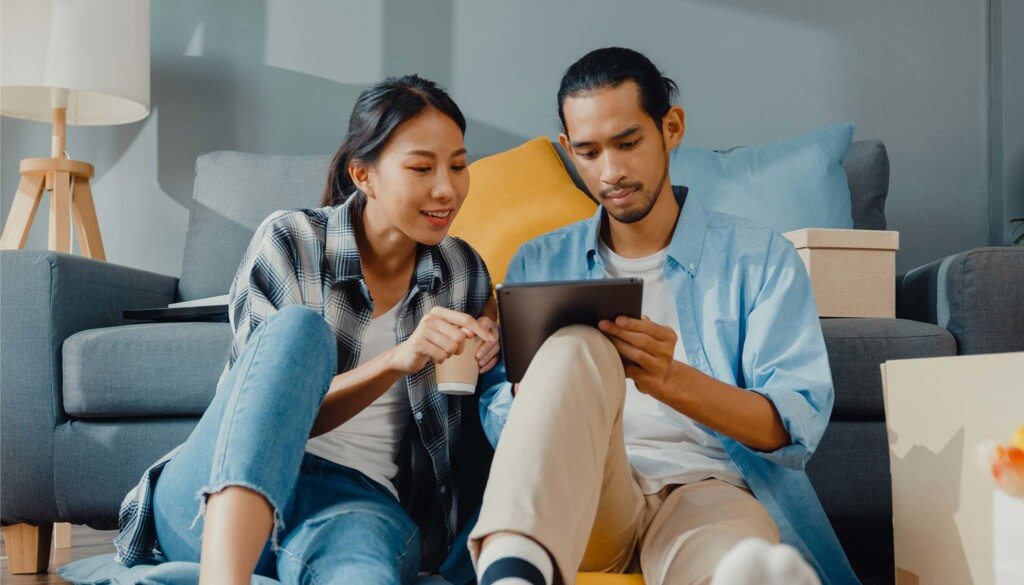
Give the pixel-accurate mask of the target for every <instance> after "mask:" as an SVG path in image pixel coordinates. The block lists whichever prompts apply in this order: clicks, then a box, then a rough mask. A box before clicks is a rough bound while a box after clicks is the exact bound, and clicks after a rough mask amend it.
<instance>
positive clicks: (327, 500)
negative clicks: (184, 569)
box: [154, 306, 420, 584]
mask: <svg viewBox="0 0 1024 585" xmlns="http://www.w3.org/2000/svg"><path fill="white" fill-rule="evenodd" d="M336 352H337V346H336V344H335V339H334V335H333V333H332V332H331V330H330V328H329V327H328V326H327V323H326V322H325V321H324V319H323V317H322V316H320V315H319V314H318V313H316V312H314V311H313V310H311V309H308V308H306V307H299V306H289V307H285V308H283V309H281V310H279V311H277V312H276V313H274V314H273V315H272V316H270V317H269V318H268V319H267V320H266V321H265V322H264V323H262V324H261V325H260V326H259V327H258V328H257V329H256V330H255V331H254V332H253V333H252V336H251V337H250V338H249V340H248V342H247V343H246V345H245V349H244V350H243V352H242V354H241V355H240V356H239V357H238V359H237V360H236V361H235V363H234V365H233V366H232V368H231V370H230V371H229V372H228V375H227V377H226V378H225V379H224V381H223V382H222V384H221V386H220V388H219V389H218V391H217V394H216V396H215V397H214V399H213V402H212V403H211V404H210V406H209V408H208V409H207V410H206V412H205V413H204V414H203V417H202V419H201V420H200V421H199V424H198V425H196V428H195V430H193V431H192V434H191V435H190V436H189V438H188V440H187V441H186V443H185V445H184V446H183V447H182V449H181V450H180V451H179V452H178V453H177V454H176V455H175V456H174V458H173V459H172V460H171V461H169V462H168V463H167V466H166V467H165V468H164V470H163V473H162V474H161V475H160V477H159V479H158V480H157V485H156V491H155V492H154V507H155V512H156V514H155V516H156V531H157V539H158V541H159V543H160V549H161V550H162V551H163V553H164V556H166V557H167V559H168V560H170V561H192V562H197V561H199V551H200V547H201V544H200V535H201V534H202V531H203V521H204V519H203V515H202V508H203V506H204V505H205V500H206V497H207V496H208V495H209V494H213V493H216V492H218V491H220V490H222V489H224V488H225V487H228V486H243V487H247V488H249V489H252V490H254V491H256V492H258V493H260V494H262V495H263V496H264V497H265V498H266V499H267V500H268V501H269V502H270V504H271V507H272V508H273V510H274V528H273V531H272V535H271V538H270V539H269V540H268V541H267V544H266V546H265V548H264V550H263V553H262V554H261V556H260V559H259V562H258V563H257V567H256V574H257V575H263V576H266V577H271V578H277V579H279V580H280V581H281V582H283V583H316V584H322V583H381V584H391V583H394V584H407V583H413V582H414V581H415V580H416V574H417V570H418V568H419V562H420V536H419V531H418V529H417V528H416V525H415V524H414V523H413V521H412V520H411V519H410V518H409V516H408V515H407V514H406V513H405V511H404V510H403V509H402V507H401V506H400V505H399V503H398V500H396V499H395V497H394V496H393V495H392V494H391V493H390V492H389V491H388V490H387V489H386V488H385V487H383V486H381V485H380V484H378V483H376V482H374V481H372V480H370V479H369V478H367V477H366V476H365V475H363V474H362V473H360V472H358V471H355V470H353V469H350V468H348V467H344V466H341V465H337V464H335V463H332V462H330V461H327V460H324V459H321V458H319V457H316V456H314V455H311V454H308V453H305V446H306V440H307V438H308V436H309V431H310V429H311V428H312V425H313V421H314V419H315V418H316V414H317V411H318V410H319V408H320V403H321V402H322V400H323V397H324V395H325V393H326V392H327V388H328V385H329V384H330V381H331V378H332V377H333V375H334V370H335V367H336V366H335V364H336V361H337V353H336Z"/></svg>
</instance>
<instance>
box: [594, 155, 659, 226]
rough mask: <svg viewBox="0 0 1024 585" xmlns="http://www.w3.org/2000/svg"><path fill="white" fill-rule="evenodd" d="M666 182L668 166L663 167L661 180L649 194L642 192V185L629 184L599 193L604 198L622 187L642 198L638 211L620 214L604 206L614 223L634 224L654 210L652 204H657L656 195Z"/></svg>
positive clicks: (631, 210) (630, 210)
mask: <svg viewBox="0 0 1024 585" xmlns="http://www.w3.org/2000/svg"><path fill="white" fill-rule="evenodd" d="M667 180H668V164H666V165H665V172H664V173H663V174H662V175H661V180H660V181H658V186H657V187H656V188H655V189H654V190H653V191H651V192H649V193H648V192H645V191H644V190H643V183H631V184H628V185H622V186H616V187H615V188H613V189H607V190H606V191H603V192H602V193H601V197H602V198H605V195H604V193H606V192H611V191H616V190H620V189H622V188H623V187H625V188H627V189H630V188H632V189H636V192H637V194H638V195H640V196H641V197H643V198H644V200H643V201H642V202H641V204H640V208H639V209H626V210H623V211H621V212H615V211H612V210H611V209H610V208H609V207H608V206H605V208H604V209H605V211H607V212H608V213H609V214H610V215H611V216H612V217H614V218H615V220H616V221H618V222H620V223H636V222H638V221H640V220H642V219H643V218H645V217H647V215H648V214H650V213H651V210H652V209H654V204H655V203H657V202H658V194H659V193H661V189H662V188H663V187H664V186H665V181H667Z"/></svg>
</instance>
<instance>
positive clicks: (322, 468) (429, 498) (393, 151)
mask: <svg viewBox="0 0 1024 585" xmlns="http://www.w3.org/2000/svg"><path fill="white" fill-rule="evenodd" d="M465 129H466V121H465V118H464V117H463V115H462V113H461V112H460V111H459V108H458V106H456V105H455V103H454V102H453V101H452V100H451V98H450V97H449V96H448V95H447V94H446V93H445V92H444V91H443V90H441V89H440V88H439V87H438V86H437V85H435V84H434V83H432V82H430V81H427V80H424V79H422V78H420V77H417V76H409V77H401V78H391V79H388V80H386V81H384V82H383V83H380V84H378V85H375V86H373V87H371V88H369V89H367V90H366V91H364V92H363V93H362V94H361V95H360V96H359V99H358V101H357V102H356V105H355V108H354V110H353V112H352V116H351V119H350V122H349V131H348V135H347V136H346V137H345V140H344V142H343V143H342V145H341V147H340V148H339V150H338V152H337V154H336V155H335V157H334V160H333V162H332V163H331V168H330V173H329V177H328V181H327V189H326V192H325V194H324V200H323V205H324V207H322V208H319V209H307V210H294V211H279V212H276V213H274V214H273V215H271V216H270V217H269V218H267V219H266V220H265V221H264V222H263V224H262V225H261V226H260V227H259V229H258V230H257V232H256V234H255V236H254V237H253V240H252V243H251V244H250V246H249V249H248V251H247V253H246V255H245V258H244V260H243V261H242V264H241V266H240V267H239V269H238V272H237V274H236V276H235V280H234V283H233V285H232V287H231V326H232V328H233V330H234V341H233V344H232V348H231V356H230V359H229V361H228V365H227V367H226V368H225V371H224V374H222V376H221V379H220V382H219V384H218V391H217V394H216V396H215V398H214V400H213V402H212V403H211V405H210V407H209V408H208V409H207V411H206V413H205V414H204V415H203V417H202V419H201V420H200V421H199V424H198V425H197V426H196V428H195V430H194V431H193V432H192V434H191V436H190V437H189V438H188V440H187V441H186V442H185V443H184V444H183V445H182V446H180V447H179V448H178V449H176V450H175V451H173V452H172V453H170V454H169V455H168V456H166V457H165V458H164V459H162V460H161V461H159V462H157V464H156V465H154V467H152V468H150V470H148V471H147V472H146V474H145V476H144V477H143V480H142V482H141V483H140V484H139V486H137V487H136V489H135V490H134V491H133V492H132V493H130V494H129V495H128V497H127V498H126V499H125V503H124V504H123V505H122V511H121V533H120V534H119V536H118V538H117V539H116V542H115V544H116V546H117V549H118V555H119V559H120V560H121V562H122V563H124V564H127V565H133V564H136V563H139V562H142V561H144V560H148V559H150V558H152V557H153V556H155V555H154V552H158V553H160V555H162V557H163V558H166V559H167V560H171V561H193V562H194V561H199V562H200V581H201V582H202V583H216V584H230V583H249V582H250V578H251V577H252V575H253V574H254V573H255V574H256V575H263V576H270V577H273V576H276V577H277V578H279V579H280V580H281V581H282V582H285V583H299V582H302V583H307V582H315V583H410V582H412V581H413V580H415V578H416V575H417V572H418V570H419V569H420V568H421V565H422V567H424V568H426V569H434V568H436V567H437V566H438V564H439V563H440V561H441V560H442V559H443V558H444V556H445V555H446V554H447V552H448V550H449V548H450V547H451V546H452V542H453V539H454V537H455V532H456V526H458V525H460V524H461V523H462V521H464V520H465V519H459V518H458V517H457V516H458V513H457V509H458V508H457V489H456V486H455V485H454V470H453V469H452V466H453V462H454V461H456V460H457V451H458V447H459V445H458V438H459V427H460V418H461V417H462V416H476V411H475V409H473V408H469V407H468V405H469V403H467V405H466V406H465V407H464V406H463V404H462V402H463V400H464V399H461V398H454V397H449V396H446V395H443V394H440V393H438V391H437V387H436V379H435V376H434V364H435V363H438V362H441V361H444V360H445V359H447V358H449V357H451V356H452V355H455V354H457V353H460V352H461V351H462V349H463V346H464V344H465V342H466V341H467V340H468V339H471V338H473V337H479V338H481V339H482V340H483V345H481V347H480V349H479V350H478V351H477V354H476V357H477V359H478V362H479V365H480V368H481V371H487V370H489V369H491V368H492V367H493V366H494V365H495V364H496V362H497V353H498V349H499V348H498V343H497V327H496V325H495V323H494V321H493V318H492V317H493V316H491V317H489V316H485V315H484V312H485V305H488V301H489V299H490V295H491V283H490V278H489V276H488V274H487V269H486V268H485V266H484V264H483V261H482V260H481V259H480V257H479V256H478V255H477V254H476V253H475V252H474V251H473V250H472V249H471V248H470V247H469V246H468V245H467V244H466V243H465V242H462V241H461V240H457V239H454V238H450V237H447V232H448V226H449V225H450V224H451V222H452V220H453V219H454V217H455V215H456V214H457V213H458V211H459V208H460V206H461V205H462V202H463V201H464V200H465V197H466V192H467V191H468V189H469V174H468V171H467V170H466V148H465V145H464V142H463V135H464V133H465ZM488 310H489V309H488ZM463 410H465V412H463ZM197 500H198V501H197ZM204 510H205V513H204ZM158 558H159V557H158Z"/></svg>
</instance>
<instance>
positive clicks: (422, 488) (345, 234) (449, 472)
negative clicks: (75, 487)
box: [114, 193, 491, 570]
mask: <svg viewBox="0 0 1024 585" xmlns="http://www.w3.org/2000/svg"><path fill="white" fill-rule="evenodd" d="M365 201H366V199H365V196H364V195H363V194H361V193H357V194H356V195H354V196H352V197H351V198H350V199H349V200H348V201H346V202H345V203H343V204H341V205H339V206H337V207H324V208H320V209H304V210H292V211H278V212H275V213H274V214H272V215H271V216H270V217H268V218H267V219H266V220H264V222H263V223H262V224H261V225H260V227H259V228H258V229H257V231H256V234H255V235H254V236H253V239H252V242H251V243H250V244H249V249H248V250H247V251H246V254H245V257H244V259H243V260H242V263H241V265H240V266H239V267H238V272H237V273H236V274H235V279H234V282H233V283H232V285H231V291H230V296H231V307H230V321H231V327H232V329H233V331H234V339H233V341H232V345H231V354H230V357H229V360H228V363H227V365H226V366H225V368H224V372H223V373H222V374H221V377H220V381H218V387H219V386H220V382H222V381H223V380H224V379H225V377H226V375H227V372H228V370H229V369H230V368H231V365H232V364H234V362H235V360H236V359H238V357H239V355H241V353H242V350H243V349H244V348H245V344H246V341H247V340H248V339H249V336H250V334H252V332H253V331H254V330H255V329H256V328H257V327H259V325H260V324H261V323H263V321H265V320H266V319H267V317H269V316H270V315H271V314H273V313H274V312H275V311H277V310H278V309H280V308H281V307H284V306H287V305H305V306H307V307H310V308H311V309H314V310H316V311H318V312H320V313H321V314H322V315H323V316H324V319H325V320H326V321H327V323H328V324H329V325H330V327H331V329H332V330H333V331H334V334H335V337H336V338H337V341H338V367H339V371H340V372H344V371H348V370H350V369H352V368H354V367H355V366H356V364H357V363H358V362H359V350H360V344H361V341H362V338H363V333H364V332H365V330H366V328H367V326H368V325H369V324H370V317H371V315H372V313H373V301H372V300H371V298H370V292H369V289H367V287H366V281H365V280H363V275H362V268H361V266H360V262H359V250H358V249H357V247H356V236H355V226H354V220H355V219H356V218H357V217H359V216H360V215H361V212H362V209H363V206H364V205H365ZM412 285H413V286H412V287H411V288H410V290H409V293H408V295H407V296H406V297H405V300H404V301H403V305H404V306H403V307H402V309H401V313H400V317H399V318H398V324H397V327H396V333H397V341H398V342H399V343H401V342H403V341H405V340H406V339H408V338H409V336H410V335H411V334H412V332H413V331H414V330H415V329H416V326H417V325H418V324H419V322H420V319H421V318H422V317H423V316H424V315H425V314H426V313H427V312H428V311H430V309H431V308H433V307H435V306H442V307H447V308H449V309H452V310H455V311H460V312H464V313H469V314H471V315H473V316H479V315H480V314H481V313H482V311H483V307H484V304H486V302H487V300H488V299H489V298H490V295H491V281H490V276H489V275H488V272H487V268H486V267H485V266H484V263H483V260H481V258H480V256H479V255H477V253H476V252H475V251H474V250H473V249H472V248H470V246H469V245H468V244H466V243H465V242H463V241H462V240H459V239H457V238H451V237H448V238H445V239H444V240H443V241H442V242H441V243H440V244H438V245H437V246H430V247H428V246H419V247H418V249H417V255H416V268H415V273H414V275H413V283H412ZM403 380H404V382H405V384H406V386H407V388H408V393H409V402H410V406H411V409H412V412H413V419H414V420H415V425H416V426H415V427H410V430H412V429H413V428H415V432H407V433H406V437H405V440H404V442H403V444H402V448H401V449H400V452H399V456H398V463H399V470H400V471H399V475H398V478H396V485H397V487H398V492H399V499H400V500H401V502H402V506H403V508H405V510H406V511H407V512H408V513H409V515H410V517H412V519H413V520H414V521H415V522H416V524H417V525H418V526H419V528H420V532H421V536H422V547H423V562H422V568H424V569H428V570H433V569H435V568H436V567H437V565H438V564H439V563H440V562H441V560H443V558H444V556H445V554H446V553H447V551H448V548H449V546H450V545H451V542H452V539H453V538H454V536H455V531H456V526H457V524H458V518H457V515H458V514H457V511H458V497H459V495H458V489H457V487H456V485H455V481H454V479H455V478H454V476H453V461H454V460H455V459H456V457H457V451H456V450H457V447H458V436H459V425H460V419H461V416H462V409H463V406H464V405H463V401H464V400H466V399H464V398H459V397H451V396H446V395H444V394H441V393H439V392H438V391H437V381H436V379H435V375H434V366H433V363H432V362H428V364H427V367H425V368H423V369H422V370H420V371H419V372H417V373H415V374H411V375H408V376H405V377H404V378H403ZM467 405H468V403H467ZM468 410H469V414H470V415H475V414H476V413H475V408H469V409H468ZM178 449H180V446H179V447H178V448H176V449H174V450H173V451H171V452H170V453H168V454H167V455H164V456H163V457H161V458H160V459H159V460H158V461H157V462H156V463H154V464H153V465H152V466H150V468H149V469H147V470H146V472H145V473H144V474H143V475H142V479H141V480H140V481H139V483H138V485H136V486H135V488H134V489H132V491H130V492H129V493H128V495H127V496H126V497H125V499H124V501H123V502H122V504H121V510H120V514H119V519H118V525H119V528H120V530H119V534H118V536H117V537H116V538H115V539H114V545H115V548H116V550H117V556H116V558H117V560H118V561H119V562H120V563H122V564H124V565H126V566H129V567H131V566H134V565H136V564H138V563H140V562H147V561H148V562H152V561H153V560H159V556H158V555H159V554H160V549H159V544H158V543H157V541H156V529H155V525H154V511H153V488H154V486H155V482H156V480H157V478H158V477H159V475H160V473H161V471H162V470H163V467H164V465H165V464H166V463H167V462H168V461H169V460H170V459H171V458H172V457H173V456H174V454H175V453H176V452H177V450H178Z"/></svg>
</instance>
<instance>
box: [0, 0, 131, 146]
mask: <svg viewBox="0 0 1024 585" xmlns="http://www.w3.org/2000/svg"><path fill="white" fill-rule="evenodd" d="M54 89H58V90H60V89H63V90H67V91H68V94H67V123H68V124H73V125H78V126H92V125H105V124H124V123H128V122H134V121H136V120H141V119H142V118H145V117H146V116H147V115H148V114H149V0H3V2H0V114H3V115H5V116H10V117H12V118H23V119H27V120H39V121H44V122H49V121H50V120H51V119H52V117H53V110H52V108H53V106H54V104H53V103H51V94H52V90H54ZM59 93H62V92H59Z"/></svg>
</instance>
